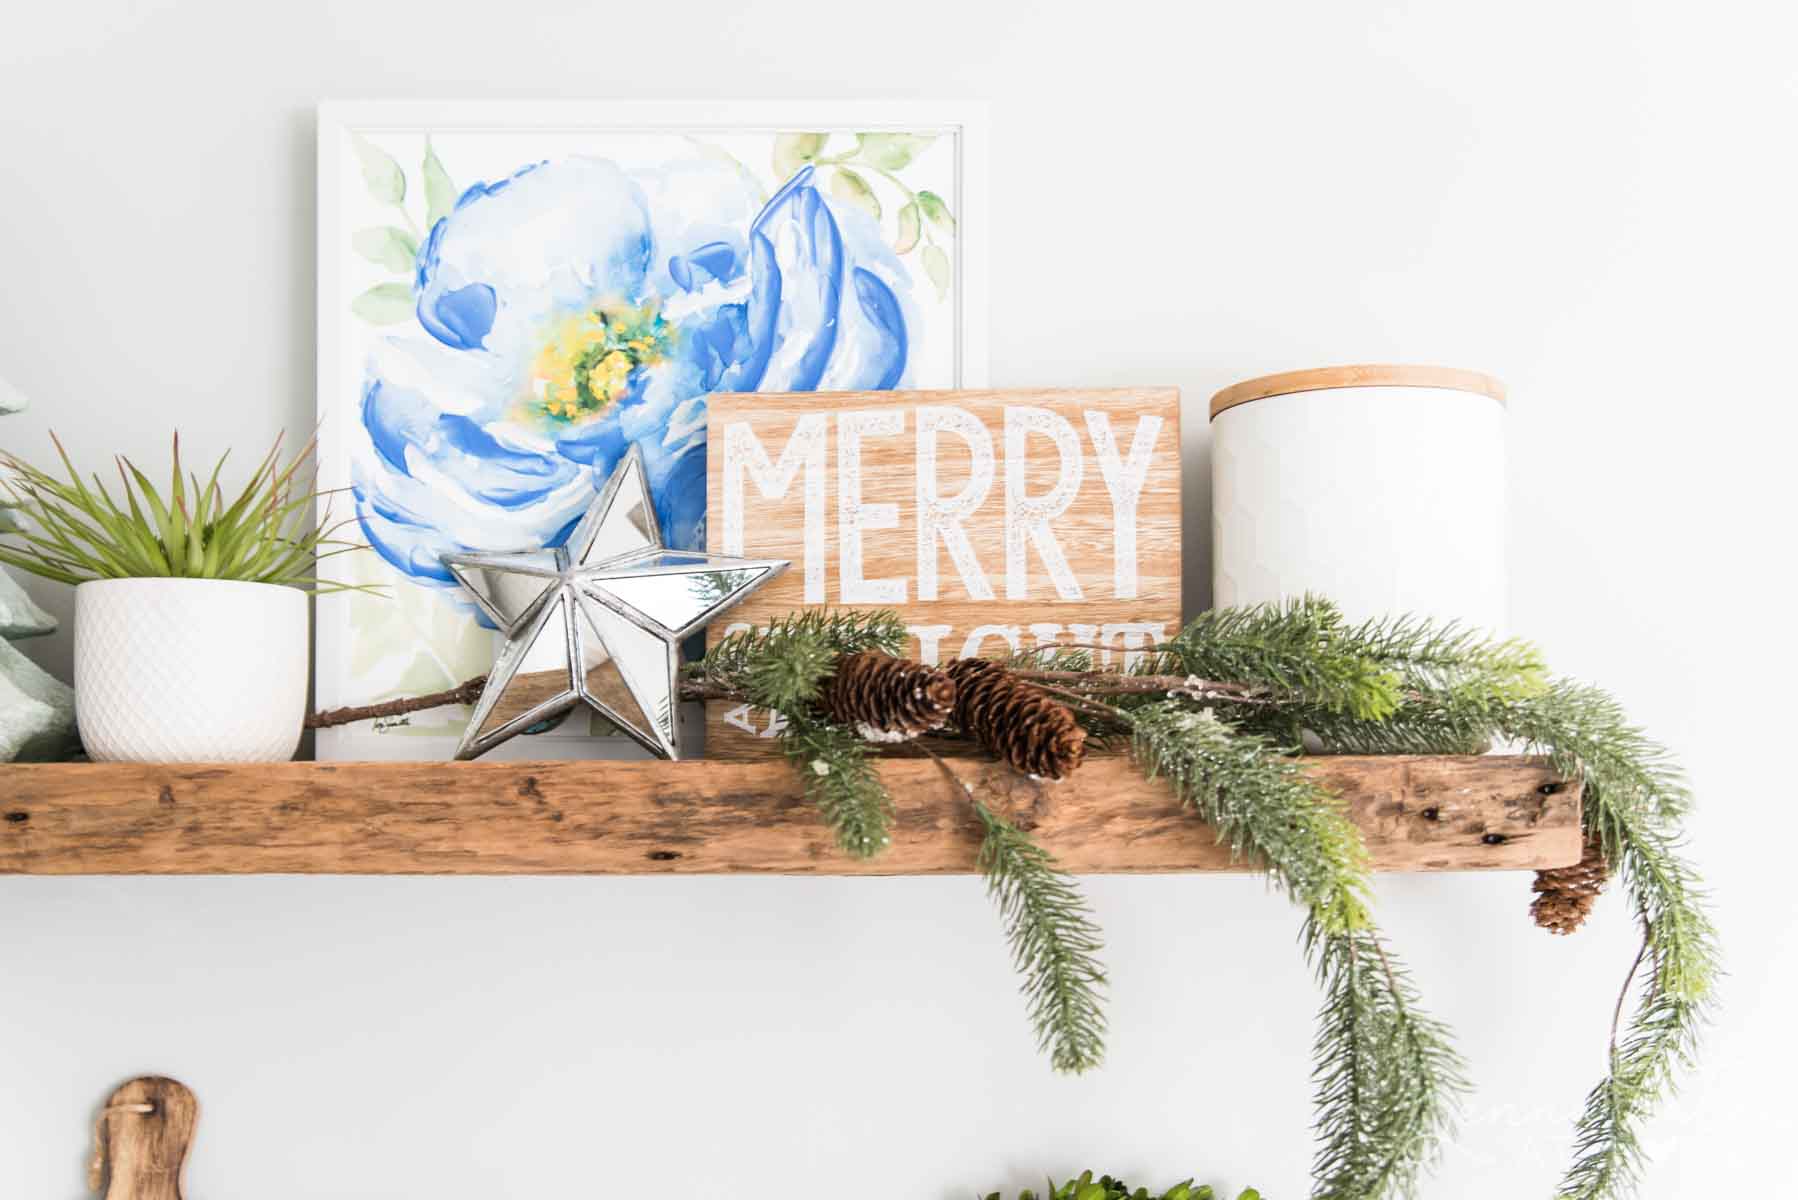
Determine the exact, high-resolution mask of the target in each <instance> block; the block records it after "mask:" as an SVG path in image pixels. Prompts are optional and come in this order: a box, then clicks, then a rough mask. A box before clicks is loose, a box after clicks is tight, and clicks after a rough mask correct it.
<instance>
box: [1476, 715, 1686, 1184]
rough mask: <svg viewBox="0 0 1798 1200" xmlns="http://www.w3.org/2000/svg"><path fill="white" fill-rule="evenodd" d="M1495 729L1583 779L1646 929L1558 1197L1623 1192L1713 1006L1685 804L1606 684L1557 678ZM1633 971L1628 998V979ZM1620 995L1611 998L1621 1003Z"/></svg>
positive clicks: (1679, 783)
mask: <svg viewBox="0 0 1798 1200" xmlns="http://www.w3.org/2000/svg"><path fill="white" fill-rule="evenodd" d="M1501 728H1502V731H1503V732H1504V733H1505V734H1506V735H1507V736H1510V737H1514V738H1517V739H1519V740H1521V741H1523V742H1525V743H1526V744H1527V745H1528V746H1529V747H1530V748H1531V749H1534V750H1537V751H1539V752H1541V753H1545V754H1547V755H1548V756H1549V757H1550V759H1551V760H1552V761H1553V762H1554V763H1555V765H1556V767H1557V769H1559V770H1561V771H1563V772H1565V773H1566V774H1568V775H1569V776H1572V777H1577V778H1580V779H1582V780H1583V782H1584V787H1585V790H1584V823H1585V827H1586V829H1587V830H1588V832H1596V833H1597V834H1598V835H1599V837H1600V838H1601V839H1602V841H1603V843H1604V847H1605V854H1606V856H1607V857H1609V859H1610V860H1611V861H1612V862H1614V863H1616V864H1617V867H1618V871H1619V873H1620V874H1621V876H1622V878H1623V882H1624V887H1625V890H1626V892H1627V893H1628V895H1629V898H1630V902H1631V905H1632V907H1633V908H1634V909H1635V913H1636V918H1637V920H1638V921H1639V922H1640V924H1641V926H1642V931H1643V948H1642V954H1641V955H1640V956H1639V957H1638V959H1637V966H1641V965H1643V964H1645V965H1646V966H1647V971H1646V977H1645V978H1644V979H1642V980H1641V983H1640V986H1639V995H1638V998H1637V1004H1636V1008H1635V1010H1634V1012H1633V1013H1632V1014H1631V1016H1630V1018H1629V1022H1628V1024H1627V1026H1626V1027H1625V1028H1624V1030H1623V1031H1622V1033H1621V1041H1619V1033H1618V1031H1617V1030H1616V1029H1615V1028H1613V1030H1612V1037H1611V1042H1612V1045H1611V1049H1610V1057H1609V1070H1608V1072H1607V1074H1606V1076H1605V1078H1604V1079H1602V1080H1601V1081H1599V1083H1598V1084H1597V1085H1596V1086H1595V1087H1594V1088H1593V1089H1592V1091H1591V1092H1590V1093H1588V1095H1587V1097H1586V1104H1585V1107H1584V1109H1583V1111H1582V1112H1581V1114H1580V1117H1579V1120H1578V1122H1577V1124H1576V1125H1575V1129H1574V1155H1575V1157H1574V1161H1573V1164H1572V1165H1571V1166H1570V1167H1569V1168H1568V1170H1567V1173H1566V1175H1565V1176H1564V1177H1563V1178H1562V1181H1561V1187H1560V1191H1559V1192H1558V1193H1557V1194H1558V1196H1560V1197H1563V1198H1565V1200H1611V1198H1613V1197H1622V1196H1628V1195H1631V1194H1632V1193H1633V1192H1634V1189H1635V1186H1636V1184H1637V1183H1638V1182H1639V1181H1640V1178H1641V1174H1642V1169H1643V1167H1644V1165H1645V1159H1644V1156H1643V1150H1642V1144H1641V1128H1642V1124H1643V1122H1644V1121H1646V1120H1647V1118H1648V1117H1649V1116H1651V1115H1652V1114H1653V1113H1654V1111H1655V1110H1656V1108H1658V1106H1659V1105H1660V1103H1661V1102H1662V1101H1663V1100H1665V1099H1667V1098H1668V1097H1669V1096H1671V1095H1672V1094H1673V1092H1674V1090H1675V1085H1676V1082H1677V1074H1676V1072H1677V1070H1678V1069H1679V1068H1681V1067H1689V1066H1690V1065H1691V1063H1692V1061H1693V1058H1694V1055H1695V1054H1696V1051H1697V1048H1698V1043H1699V1039H1700V1035H1701V1034H1702V1032H1703V1029H1704V1027H1705V1025H1706V1024H1707V1023H1708V1021H1709V1019H1710V1014H1711V1010H1712V1007H1713V1005H1714V1002H1715V1001H1714V991H1715V986H1716V980H1717V976H1718V975H1719V973H1720V971H1721V966H1720V960H1721V953H1720V950H1719V948H1718V945H1717V935H1716V930H1715V928H1714V926H1713V925H1712V924H1711V920H1710V916H1709V914H1708V913H1707V912H1706V910H1705V906H1704V899H1705V897H1704V892H1703V890H1702V887H1701V886H1700V883H1699V880H1698V877H1697V874H1696V872H1695V871H1693V869H1692V868H1691V866H1690V865H1689V864H1688V863H1687V862H1686V861H1685V860H1684V858H1683V857H1682V856H1681V854H1680V849H1681V845H1680V833H1679V828H1678V821H1679V819H1680V817H1682V816H1683V815H1684V814H1685V812H1686V811H1687V809H1688V808H1689V806H1690V803H1691V793H1690V789H1689V787H1688V785H1687V783H1686V781H1685V778H1684V775H1683V774H1682V773H1681V772H1680V770H1679V769H1678V766H1677V764H1675V763H1674V762H1673V761H1672V759H1671V757H1670V756H1669V755H1668V753H1667V751H1666V750H1665V749H1664V748H1663V747H1661V746H1659V745H1658V744H1656V743H1655V742H1653V741H1652V740H1650V739H1649V738H1648V737H1647V736H1646V735H1645V734H1644V733H1643V732H1642V731H1641V730H1640V729H1639V728H1637V727H1636V726H1634V725H1633V724H1631V723H1630V722H1629V720H1628V719H1627V718H1626V716H1625V715H1624V713H1623V710H1622V707H1621V706H1620V705H1618V704H1617V702H1616V701H1615V700H1614V699H1612V698H1611V697H1610V696H1609V695H1607V694H1606V693H1604V692H1603V691H1601V690H1599V689H1597V688H1593V687H1590V686H1587V685H1584V684H1579V683H1574V682H1570V681H1565V680H1558V681H1556V682H1555V683H1554V684H1553V685H1552V686H1550V687H1549V688H1548V689H1547V690H1546V691H1544V692H1543V693H1542V694H1540V695H1538V696H1534V697H1530V698H1527V699H1524V700H1521V701H1518V702H1517V703H1515V704H1513V705H1511V706H1509V708H1508V709H1507V710H1506V712H1505V713H1504V719H1503V722H1502V726H1501ZM1636 975H1637V967H1632V968H1631V970H1630V975H1629V978H1628V979H1626V981H1625V984H1624V991H1625V994H1626V995H1627V993H1628V992H1629V991H1630V990H1631V987H1632V985H1634V984H1635V983H1636ZM1622 1004H1623V997H1620V998H1619V1008H1620V1009H1621V1007H1622Z"/></svg>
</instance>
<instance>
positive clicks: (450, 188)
mask: <svg viewBox="0 0 1798 1200" xmlns="http://www.w3.org/2000/svg"><path fill="white" fill-rule="evenodd" d="M423 175H424V182H425V228H426V229H431V228H433V227H434V226H436V224H437V222H438V221H441V220H442V219H443V218H444V217H447V216H449V215H450V213H451V212H453V211H455V207H456V196H457V192H456V185H455V184H454V183H453V182H451V180H450V177H449V172H448V171H446V170H444V169H443V162H442V160H440V159H439V158H438V157H437V150H436V148H435V147H433V146H432V145H431V139H430V138H428V137H427V138H426V139H425V161H424V169H423Z"/></svg>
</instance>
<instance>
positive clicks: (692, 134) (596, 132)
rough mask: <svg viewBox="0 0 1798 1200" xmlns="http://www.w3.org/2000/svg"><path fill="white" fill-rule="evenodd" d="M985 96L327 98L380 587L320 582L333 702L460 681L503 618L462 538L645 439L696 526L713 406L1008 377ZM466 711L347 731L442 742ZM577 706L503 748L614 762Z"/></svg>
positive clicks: (342, 336)
mask: <svg viewBox="0 0 1798 1200" xmlns="http://www.w3.org/2000/svg"><path fill="white" fill-rule="evenodd" d="M981 116H982V114H981V112H980V111H979V109H978V108H977V107H975V106H969V105H921V104H905V103H884V102H882V103H854V104H778V105H774V104H709V103H707V104H669V103H616V102H574V103H563V102H550V103H535V102H522V103H513V102H507V103H489V102H466V103H464V102H456V103H427V102H370V103H344V104H325V105H322V106H321V107H320V109H319V134H318V189H319V191H318V213H319V222H318V329H319V354H318V389H319V396H318V406H319V439H320V463H321V473H322V478H321V485H322V486H325V487H330V488H336V489H341V490H340V491H338V492H337V494H336V495H335V496H334V497H333V504H334V514H335V515H336V516H337V517H340V518H341V517H349V518H353V524H352V525H350V526H347V527H346V534H345V536H353V537H355V538H357V539H359V540H361V541H363V542H366V543H367V545H368V546H369V547H370V548H371V550H372V552H370V553H359V554H350V555H344V556H342V557H339V558H335V559H333V560H331V565H333V566H339V565H340V564H341V566H340V569H339V570H338V571H336V572H335V576H334V577H335V578H337V579H340V580H342V581H344V582H351V583H356V584H363V585H375V587H376V588H377V589H378V591H366V592H365V591H352V592H339V593H334V594H331V595H328V596H325V597H322V598H321V599H320V601H319V604H318V625H317V642H316V644H317V648H318V703H319V706H320V707H329V706H333V705H337V704H356V703H370V702H374V701H379V700H381V699H385V698H391V697H395V696H400V695H418V694H422V693H427V692H433V691H439V690H442V689H445V688H449V687H452V686H454V685H456V684H458V683H460V682H462V681H463V680H465V679H468V678H470V677H472V676H476V675H480V674H482V673H483V672H485V671H486V670H487V669H488V667H489V666H490V665H491V663H492V655H493V650H494V647H495V638H496V637H497V634H496V633H495V631H494V630H493V629H492V628H491V627H489V626H488V625H486V624H484V620H485V618H484V617H483V616H482V615H481V614H480V613H479V612H477V610H476V609H475V608H474V606H473V604H472V603H471V602H470V601H469V599H468V598H467V596H466V595H465V594H464V593H462V592H461V591H460V590H459V589H458V588H457V587H456V585H455V582H454V580H453V579H452V578H451V576H450V573H449V572H448V571H447V570H446V569H445V568H444V566H443V561H442V560H443V556H444V555H445V554H449V553H465V552H470V551H504V550H517V549H527V548H528V549H534V548H538V547H542V546H551V545H555V544H557V543H558V542H559V541H560V539H562V538H563V537H565V536H566V535H567V533H568V531H569V529H570V527H571V526H572V524H573V523H574V521H575V520H577V519H578V518H579V516H580V515H581V513H582V512H583V511H585V509H586V508H587V507H588V505H589V503H590V502H591V501H592V499H593V496H594V493H595V491H596V489H597V488H598V487H599V486H600V485H601V484H602V483H603V482H604V481H605V479H606V477H607V475H608V474H609V473H610V472H611V470H612V468H613V467H614V466H615V465H616V464H617V463H618V462H619V460H620V459H621V458H622V457H623V456H624V454H625V453H626V452H627V451H628V450H629V449H630V448H631V447H633V446H634V447H637V448H638V449H640V450H641V452H642V454H643V459H644V462H645V464H646V465H647V468H648V471H649V475H650V484H651V488H652V491H653V493H654V498H655V506H656V510H657V515H658V516H659V518H660V521H661V526H662V529H663V533H664V535H665V537H666V538H667V540H668V542H669V543H670V544H671V545H673V546H676V547H681V548H703V547H704V545H705V528H706V512H705V497H706V469H705V455H706V422H705V414H706V398H707V396H708V395H710V394H711V393H714V392H726V391H728V392H805V391H855V390H867V389H889V388H956V387H970V386H980V385H982V384H984V382H985V379H984V359H983V353H984V349H983V342H982V334H983V329H982V316H983V313H984V308H983V305H984V294H983V290H984V289H983V285H984V273H983V270H982V259H983V249H984V245H983V242H982V240H981V238H982V234H983V228H982V225H981V222H980V215H981V214H980V204H981V202H982V199H983V197H982V195H981V179H982V174H981V170H980V168H981V164H982V153H983V146H982V144H981V135H982V132H983V128H982V126H983V122H982V120H981ZM464 719H465V712H464V711H463V710H460V709H456V708H445V709H439V710H434V711H431V712H427V713H418V714H412V715H411V716H408V717H401V718H395V719H394V720H392V721H389V722H374V723H363V724H359V725H354V726H349V727H346V728H343V729H334V730H326V731H323V732H322V733H321V735H320V740H319V746H318V752H319V757H321V758H339V759H342V758H364V759H367V758H377V759H438V758H447V757H448V756H449V754H450V752H451V751H453V749H454V746H455V744H456V740H457V738H458V736H459V734H460V732H461V727H462V724H463V721H464ZM596 739H598V740H604V741H617V740H618V739H615V738H609V737H608V731H607V730H606V729H605V728H603V727H594V726H591V725H589V723H588V717H587V715H586V714H585V712H584V711H579V712H577V713H576V714H574V715H573V716H571V717H570V718H568V719H567V721H566V722H565V723H564V725H563V726H562V727H558V728H553V729H546V730H544V731H542V732H541V733H540V734H539V735H537V736H533V737H527V738H519V739H515V740H514V741H513V742H511V743H508V745H507V746H505V747H503V748H502V749H501V750H500V751H496V756H501V755H504V754H506V753H508V752H509V753H510V754H511V755H512V756H514V757H534V758H567V757H587V756H592V755H595V754H600V753H604V751H603V750H602V749H600V748H599V747H597V746H596V745H595V741H596Z"/></svg>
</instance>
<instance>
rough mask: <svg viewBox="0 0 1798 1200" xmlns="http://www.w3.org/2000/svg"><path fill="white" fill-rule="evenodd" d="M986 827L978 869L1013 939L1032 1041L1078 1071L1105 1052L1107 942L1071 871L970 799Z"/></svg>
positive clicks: (1058, 1063) (1060, 1065) (1059, 1066)
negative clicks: (1102, 954)
mask: <svg viewBox="0 0 1798 1200" xmlns="http://www.w3.org/2000/svg"><path fill="white" fill-rule="evenodd" d="M974 811H975V812H976V813H978V814H979V816H980V822H981V824H982V825H983V826H985V828H986V838H985V840H984V841H982V842H981V845H980V869H981V872H982V873H983V874H985V876H986V890H987V894H988V895H989V896H991V897H992V898H993V900H994V902H995V903H996V904H997V905H998V908H999V915H1000V917H1001V918H1002V919H1003V921H1004V923H1005V938H1006V941H1008V942H1009V943H1010V944H1011V957H1012V964H1013V965H1014V966H1015V967H1016V968H1017V971H1018V974H1019V975H1021V976H1023V978H1024V983H1023V993H1024V997H1025V999H1026V1001H1027V1002H1028V1004H1029V1009H1030V1025H1031V1027H1032V1028H1033V1029H1034V1030H1035V1031H1036V1041H1037V1048H1038V1049H1039V1050H1042V1051H1044V1052H1046V1053H1047V1054H1048V1055H1049V1062H1050V1064H1051V1065H1052V1066H1053V1067H1054V1068H1055V1069H1056V1070H1057V1071H1066V1072H1070V1073H1073V1074H1079V1073H1081V1072H1083V1071H1089V1070H1091V1069H1092V1068H1094V1067H1096V1066H1098V1065H1099V1064H1100V1062H1101V1061H1103V1059H1104V1057H1105V1012H1104V1008H1103V1003H1102V1000H1101V997H1100V992H1101V991H1102V990H1103V989H1104V988H1105V986H1106V979H1105V968H1104V967H1103V966H1102V965H1101V964H1100V963H1099V959H1098V953H1099V950H1100V949H1101V948H1102V947H1103V945H1104V941H1103V938H1102V936H1101V934H1100V932H1099V927H1098V925H1097V924H1095V923H1094V922H1093V919H1092V914H1091V910H1090V909H1088V908H1087V906H1086V902H1085V900H1084V899H1082V898H1081V895H1080V892H1079V889H1078V887H1077V886H1076V885H1075V883H1074V879H1073V877H1072V876H1071V875H1068V874H1067V873H1065V872H1063V871H1062V870H1060V869H1059V868H1057V867H1056V865H1055V860H1054V858H1053V857H1051V856H1050V855H1049V853H1048V852H1047V851H1045V850H1044V849H1043V848H1042V847H1040V846H1038V845H1037V844H1036V843H1035V842H1033V841H1031V840H1030V837H1029V835H1028V834H1026V833H1024V831H1023V830H1021V829H1019V828H1018V827H1017V826H1015V825H1013V824H1012V823H1011V822H1009V821H1007V820H1006V819H1005V818H1004V817H1001V816H999V815H998V814H997V813H995V812H993V811H992V810H991V809H989V808H987V807H986V805H984V804H981V803H980V802H978V801H975V803H974Z"/></svg>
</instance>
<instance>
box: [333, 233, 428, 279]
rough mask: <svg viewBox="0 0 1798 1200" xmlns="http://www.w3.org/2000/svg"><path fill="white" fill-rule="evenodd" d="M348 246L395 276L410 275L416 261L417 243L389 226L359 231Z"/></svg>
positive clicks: (407, 234)
mask: <svg viewBox="0 0 1798 1200" xmlns="http://www.w3.org/2000/svg"><path fill="white" fill-rule="evenodd" d="M350 245H352V246H354V247H355V248H356V253H357V254H360V255H361V256H362V257H363V258H366V259H367V260H368V261H369V262H371V263H379V264H380V265H381V266H383V267H386V268H387V269H388V270H389V271H392V272H393V273H394V274H396V275H410V274H411V273H412V268H413V265H414V264H415V263H416V262H417V261H418V243H417V242H415V241H413V240H412V235H411V234H409V233H407V232H406V231H405V230H404V229H395V228H394V227H393V226H391V225H376V226H373V227H371V228H368V229H359V230H357V231H356V234H355V236H354V237H352V238H350Z"/></svg>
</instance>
